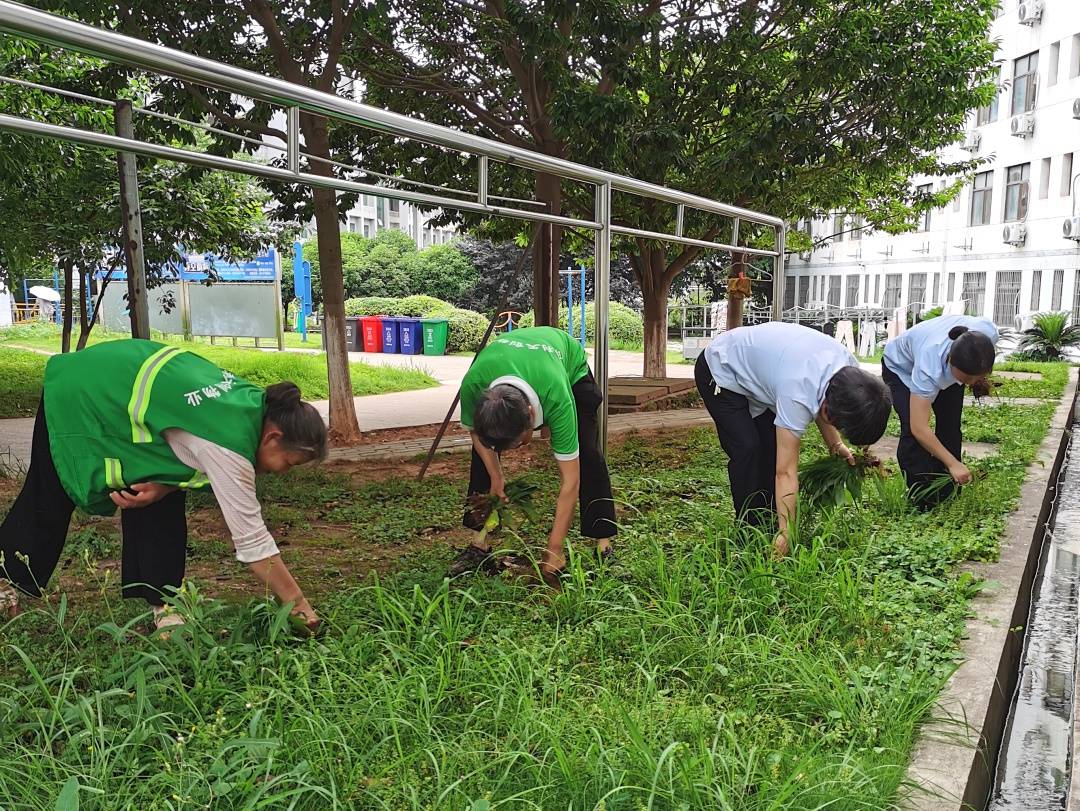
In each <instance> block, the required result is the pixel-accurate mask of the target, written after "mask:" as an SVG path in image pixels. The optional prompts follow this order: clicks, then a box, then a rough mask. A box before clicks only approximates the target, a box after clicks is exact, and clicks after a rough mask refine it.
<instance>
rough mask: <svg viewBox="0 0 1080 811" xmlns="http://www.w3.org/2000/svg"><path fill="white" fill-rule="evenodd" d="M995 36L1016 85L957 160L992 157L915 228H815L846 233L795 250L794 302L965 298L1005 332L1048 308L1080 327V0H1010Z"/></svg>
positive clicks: (836, 223)
mask: <svg viewBox="0 0 1080 811" xmlns="http://www.w3.org/2000/svg"><path fill="white" fill-rule="evenodd" d="M992 37H993V38H994V39H995V40H996V41H997V42H998V43H999V51H998V58H999V61H1000V64H1001V72H1002V82H1001V83H1002V85H1003V86H1004V89H1003V90H1002V91H1001V93H1000V94H999V96H998V98H997V100H996V103H995V104H993V105H991V106H989V107H986V108H982V109H980V110H978V111H974V112H973V113H972V115H971V120H970V122H969V131H968V133H967V137H966V138H965V141H964V144H963V145H957V146H956V147H952V148H950V149H949V150H948V152H947V153H946V155H945V157H946V158H947V159H965V158H970V157H972V156H974V157H982V158H984V159H986V162H985V163H984V165H982V166H981V167H980V169H979V173H978V174H977V175H976V176H975V179H974V182H973V183H969V184H968V185H966V186H965V188H964V189H963V191H962V192H961V194H960V195H959V197H958V198H957V199H956V200H955V201H954V202H953V203H952V205H950V206H948V207H946V208H944V209H938V210H935V211H933V212H931V213H930V214H928V215H926V216H925V217H923V219H922V221H921V222H920V224H919V229H918V230H917V231H914V232H909V233H905V234H901V235H897V236H892V235H888V234H884V233H866V232H865V231H860V230H859V225H860V223H859V222H857V221H853V218H851V217H845V216H843V215H837V216H835V217H831V218H829V219H828V220H824V221H816V222H814V223H812V226H811V227H812V229H813V235H814V237H815V240H817V239H821V238H822V237H823V236H829V235H832V234H837V233H839V232H846V233H842V234H840V235H838V236H835V237H833V238H831V239H830V240H829V241H828V243H827V244H825V245H824V246H822V247H818V248H817V249H816V250H814V251H813V252H812V253H810V254H802V255H799V256H793V257H792V258H791V260H790V262H789V263H788V266H787V274H786V280H785V281H786V289H785V296H784V298H785V301H784V307H785V310H792V309H793V308H795V307H796V306H797V307H799V308H811V309H815V308H827V309H832V308H848V307H863V306H873V307H878V306H880V307H883V308H886V309H893V308H896V307H904V306H906V307H909V308H910V309H911V310H912V311H914V312H918V311H920V310H926V309H930V308H932V307H934V306H936V305H943V304H945V303H946V302H958V301H963V302H964V307H965V310H966V312H968V313H969V314H972V315H983V316H986V317H988V318H992V319H993V320H994V321H995V323H997V324H998V325H1000V326H1003V327H1009V328H1013V327H1014V325H1015V323H1016V317H1017V316H1018V315H1020V316H1024V315H1026V314H1030V313H1032V312H1045V311H1048V310H1066V311H1069V312H1071V313H1072V314H1073V323H1080V219H1076V218H1077V217H1080V199H1078V196H1080V188H1078V186H1080V0H1044V1H1043V2H1040V0H1003V3H1002V9H1001V14H1000V16H999V17H998V19H997V20H996V21H995V23H994V27H993V32H992ZM946 182H947V181H945V180H943V179H940V178H929V177H924V178H915V179H914V183H915V185H916V186H919V187H923V188H924V189H926V190H930V189H933V190H935V191H936V190H938V189H941V188H944V187H945V185H946ZM1070 237H1072V238H1070Z"/></svg>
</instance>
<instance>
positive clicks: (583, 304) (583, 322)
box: [581, 265, 585, 349]
mask: <svg viewBox="0 0 1080 811" xmlns="http://www.w3.org/2000/svg"><path fill="white" fill-rule="evenodd" d="M581 348H582V349H584V348H585V266H584V265H582V266H581Z"/></svg>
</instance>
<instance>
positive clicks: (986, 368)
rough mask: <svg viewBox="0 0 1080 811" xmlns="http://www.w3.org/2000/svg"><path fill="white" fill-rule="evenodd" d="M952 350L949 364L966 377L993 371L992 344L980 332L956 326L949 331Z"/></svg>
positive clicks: (993, 354)
mask: <svg viewBox="0 0 1080 811" xmlns="http://www.w3.org/2000/svg"><path fill="white" fill-rule="evenodd" d="M949 338H950V339H952V342H953V345H952V349H951V350H949V364H950V365H951V366H955V367H956V368H957V369H959V370H960V371H961V372H963V373H964V374H966V375H985V374H989V373H990V372H992V371H993V370H994V356H995V354H996V353H995V350H994V342H993V341H991V340H990V338H988V337H987V336H986V335H984V334H983V333H981V332H975V331H974V330H970V329H968V328H967V327H964V326H961V325H959V324H958V325H957V326H955V327H953V328H952V329H951V330H949Z"/></svg>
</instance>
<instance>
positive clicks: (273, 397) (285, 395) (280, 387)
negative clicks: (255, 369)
mask: <svg viewBox="0 0 1080 811" xmlns="http://www.w3.org/2000/svg"><path fill="white" fill-rule="evenodd" d="M266 402H267V404H268V405H270V406H272V407H273V408H275V409H278V408H280V409H289V410H291V409H294V408H297V407H298V406H299V405H300V387H299V386H297V385H296V384H295V383H293V382H291V381H288V380H286V381H283V382H281V383H275V384H274V385H272V386H267V387H266Z"/></svg>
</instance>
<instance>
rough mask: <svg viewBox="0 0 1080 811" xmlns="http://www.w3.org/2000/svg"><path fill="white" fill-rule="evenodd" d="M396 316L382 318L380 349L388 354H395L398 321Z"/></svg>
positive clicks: (397, 350)
mask: <svg viewBox="0 0 1080 811" xmlns="http://www.w3.org/2000/svg"><path fill="white" fill-rule="evenodd" d="M399 320H400V319H397V318H383V320H382V351H383V352H386V353H389V354H397V353H398V352H400V351H401V350H400V349H399V348H398V321H399Z"/></svg>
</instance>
